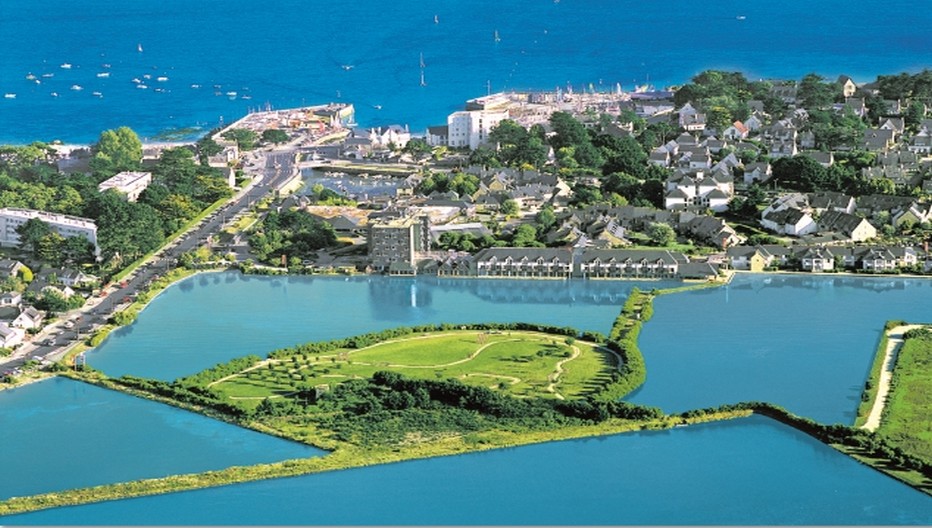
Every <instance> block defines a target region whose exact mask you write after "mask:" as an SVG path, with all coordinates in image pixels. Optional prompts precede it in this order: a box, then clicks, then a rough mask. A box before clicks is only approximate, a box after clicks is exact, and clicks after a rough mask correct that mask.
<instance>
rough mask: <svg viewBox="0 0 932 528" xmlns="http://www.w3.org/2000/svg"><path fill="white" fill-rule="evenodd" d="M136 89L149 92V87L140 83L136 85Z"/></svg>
mask: <svg viewBox="0 0 932 528" xmlns="http://www.w3.org/2000/svg"><path fill="white" fill-rule="evenodd" d="M136 88H139V89H140V90H147V89H148V88H149V87H148V86H146V85H145V84H142V83H139V84H137V85H136Z"/></svg>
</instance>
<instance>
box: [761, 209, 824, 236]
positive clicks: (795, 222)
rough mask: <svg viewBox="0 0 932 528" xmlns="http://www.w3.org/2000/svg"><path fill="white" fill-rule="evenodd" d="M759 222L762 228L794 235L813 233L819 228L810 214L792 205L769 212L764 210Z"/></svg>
mask: <svg viewBox="0 0 932 528" xmlns="http://www.w3.org/2000/svg"><path fill="white" fill-rule="evenodd" d="M760 223H761V226H762V227H763V228H764V229H768V230H770V231H773V232H775V233H780V234H784V235H790V236H795V237H801V236H804V235H808V234H810V233H815V232H816V231H818V229H819V227H818V224H817V223H816V221H815V219H814V218H813V217H812V215H810V214H809V213H807V212H805V211H802V210H800V209H796V208H794V207H789V208H786V209H780V210H775V211H770V212H767V211H766V210H765V211H764V213H763V215H762V217H761V222H760Z"/></svg>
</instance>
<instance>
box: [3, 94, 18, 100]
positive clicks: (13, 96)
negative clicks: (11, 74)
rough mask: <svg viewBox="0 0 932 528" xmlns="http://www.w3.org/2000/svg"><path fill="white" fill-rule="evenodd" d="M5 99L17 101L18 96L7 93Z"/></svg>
mask: <svg viewBox="0 0 932 528" xmlns="http://www.w3.org/2000/svg"><path fill="white" fill-rule="evenodd" d="M3 97H4V99H16V94H15V93H6V94H3Z"/></svg>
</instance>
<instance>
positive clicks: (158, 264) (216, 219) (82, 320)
mask: <svg viewBox="0 0 932 528" xmlns="http://www.w3.org/2000/svg"><path fill="white" fill-rule="evenodd" d="M294 152H295V150H294V147H284V148H279V149H275V150H273V151H271V152H268V151H265V152H258V153H254V154H250V155H249V156H248V157H247V159H246V162H245V172H246V173H247V174H252V175H255V177H254V179H253V181H252V183H251V185H249V186H247V187H245V188H244V189H242V190H241V191H240V192H238V193H237V194H236V195H235V196H234V197H233V198H231V199H230V201H229V202H228V203H227V204H226V205H224V206H223V207H221V208H220V209H218V210H217V211H215V212H214V213H212V214H211V215H209V216H208V217H207V218H205V219H204V220H203V221H201V222H200V223H199V224H197V225H195V226H194V227H192V228H191V229H190V230H189V231H188V232H186V233H184V234H183V235H181V236H179V237H178V238H177V239H175V240H173V241H171V242H169V243H168V244H166V245H165V246H164V247H163V248H162V249H161V250H160V251H159V252H158V253H157V254H156V255H155V256H153V257H152V258H150V259H149V260H148V261H147V262H146V263H144V264H143V265H141V266H140V267H139V268H137V269H136V270H135V271H134V272H133V273H132V274H131V275H130V276H128V277H127V278H126V279H124V281H123V282H122V283H120V284H113V285H111V286H110V287H109V288H107V289H106V290H104V292H103V293H104V294H105V296H104V297H94V298H91V299H89V300H88V302H87V303H85V305H84V306H83V307H81V308H80V309H78V310H73V311H71V312H68V313H67V314H62V316H61V318H60V319H59V320H58V321H56V322H55V323H53V324H50V325H47V326H46V327H45V328H44V329H43V330H42V332H40V333H39V334H37V335H36V336H34V337H33V339H32V341H31V342H30V343H26V344H24V345H23V346H21V347H20V348H19V349H18V350H17V351H16V352H15V353H14V354H13V355H12V356H10V357H7V358H0V371H7V370H11V369H14V368H18V367H21V366H22V365H23V364H25V363H26V362H27V361H29V360H30V359H36V360H40V361H41V360H42V359H48V360H50V361H56V360H58V359H60V358H61V357H62V356H64V354H65V352H66V351H67V347H68V346H70V345H71V344H73V343H74V342H76V341H78V340H80V339H83V338H86V337H87V336H88V335H89V334H90V333H92V332H93V331H94V330H95V329H96V328H98V327H99V326H102V325H103V324H105V323H106V322H107V319H109V318H110V316H111V314H113V312H114V311H117V310H119V309H120V308H121V307H122V306H123V305H124V304H126V303H128V302H131V301H132V299H134V298H135V296H136V294H137V293H138V292H140V291H142V290H144V289H145V288H146V287H147V286H148V285H149V284H150V283H151V282H152V281H153V280H155V279H156V278H158V277H159V276H161V275H162V274H164V273H165V272H166V271H168V270H169V269H171V268H173V267H174V266H175V265H176V263H177V259H178V257H179V256H180V255H181V254H182V253H184V252H186V251H190V250H192V249H194V248H195V247H197V246H198V245H199V244H202V243H203V242H204V241H206V240H207V238H208V237H209V236H210V235H213V234H216V233H219V232H220V230H221V229H222V227H223V226H224V225H225V224H227V223H229V222H232V221H233V220H234V218H235V217H237V215H239V214H240V213H243V212H245V211H247V210H248V209H249V208H250V207H251V206H252V205H254V204H255V203H256V202H257V201H259V200H260V199H261V198H262V197H264V196H265V195H267V194H268V193H270V192H272V191H274V190H275V189H277V188H278V187H279V186H280V185H282V184H283V183H284V182H286V181H287V180H288V179H289V178H290V177H291V176H292V174H293V173H292V171H293V170H295V167H294Z"/></svg>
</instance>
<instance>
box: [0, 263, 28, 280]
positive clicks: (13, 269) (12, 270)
mask: <svg viewBox="0 0 932 528" xmlns="http://www.w3.org/2000/svg"><path fill="white" fill-rule="evenodd" d="M23 268H24V266H23V263H22V262H20V261H18V260H11V259H0V279H8V278H10V277H15V276H16V274H17V273H19V270H21V269H23Z"/></svg>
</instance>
